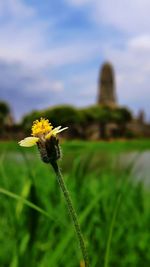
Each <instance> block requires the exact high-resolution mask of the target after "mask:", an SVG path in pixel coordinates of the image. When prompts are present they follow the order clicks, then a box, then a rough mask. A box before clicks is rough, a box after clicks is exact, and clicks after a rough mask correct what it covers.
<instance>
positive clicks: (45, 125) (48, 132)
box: [19, 118, 68, 163]
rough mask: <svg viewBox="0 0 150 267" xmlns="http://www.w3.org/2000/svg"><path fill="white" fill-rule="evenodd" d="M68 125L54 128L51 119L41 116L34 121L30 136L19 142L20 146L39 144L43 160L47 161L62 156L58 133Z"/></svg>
mask: <svg viewBox="0 0 150 267" xmlns="http://www.w3.org/2000/svg"><path fill="white" fill-rule="evenodd" d="M66 129H68V127H65V128H62V129H61V126H58V127H56V128H53V126H52V125H51V123H50V122H49V120H47V119H44V118H41V119H40V120H36V121H34V122H33V125H32V128H31V135H32V136H30V137H26V138H25V139H23V140H21V141H20V142H19V145H20V146H24V147H30V146H34V145H36V144H37V146H38V149H39V151H40V154H41V157H42V160H43V161H44V162H46V163H48V162H50V161H51V160H54V159H55V160H57V159H59V158H60V149H59V145H58V139H57V138H56V135H57V134H58V133H60V132H62V131H64V130H66Z"/></svg>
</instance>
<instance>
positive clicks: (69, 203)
mask: <svg viewBox="0 0 150 267" xmlns="http://www.w3.org/2000/svg"><path fill="white" fill-rule="evenodd" d="M51 164H52V166H53V168H54V171H55V173H56V176H57V180H58V183H59V185H60V187H61V189H62V191H63V194H64V197H65V200H66V203H67V207H68V210H69V212H70V216H71V218H72V221H73V224H74V228H75V231H76V234H77V237H78V240H79V244H80V248H81V251H82V255H83V259H84V263H85V267H89V260H88V255H87V250H86V247H85V243H84V239H83V236H82V233H81V228H80V225H79V222H78V217H77V214H76V212H75V209H74V207H73V204H72V199H71V197H70V194H69V192H68V190H67V187H66V184H65V182H64V179H63V176H62V174H61V171H60V169H59V167H58V164H57V162H56V161H54V162H51Z"/></svg>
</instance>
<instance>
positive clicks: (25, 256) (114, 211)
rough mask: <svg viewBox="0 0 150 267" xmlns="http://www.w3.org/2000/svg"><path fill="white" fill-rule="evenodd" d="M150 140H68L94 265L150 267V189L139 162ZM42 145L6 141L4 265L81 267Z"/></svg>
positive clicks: (0, 206) (0, 162)
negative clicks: (124, 160) (127, 160)
mask: <svg viewBox="0 0 150 267" xmlns="http://www.w3.org/2000/svg"><path fill="white" fill-rule="evenodd" d="M145 150H148V151H149V150H150V140H138V141H136V140H134V141H115V142H83V141H69V142H64V143H63V144H62V153H63V159H62V160H61V161H60V165H61V168H62V172H63V173H64V179H65V181H66V183H67V186H68V188H69V190H70V193H71V196H72V198H73V203H74V205H75V208H76V210H77V213H78V215H79V218H80V223H81V228H82V231H83V234H84V237H85V241H86V244H87V247H88V251H89V255H90V262H91V265H90V266H91V267H101V266H105V267H106V266H107V267H108V266H119V267H128V266H133V267H134V266H136V267H141V266H144V267H148V266H150V247H149V243H150V224H149V221H150V190H149V188H148V187H145V186H144V184H143V183H142V182H135V181H136V177H133V172H132V169H133V166H134V163H135V161H136V157H135V159H134V160H133V161H132V162H131V164H128V165H127V166H124V167H123V166H122V165H121V163H120V161H118V157H119V156H120V155H121V154H122V153H124V152H126V153H128V152H130V151H138V153H139V155H140V153H142V152H144V151H145ZM39 158H40V156H39V154H38V151H37V149H36V148H33V149H25V148H20V147H19V146H18V145H17V144H16V143H15V142H1V143H0V177H1V178H0V188H1V189H0V211H1V220H0V228H1V231H0V244H1V245H0V266H4V267H5V266H9V267H25V266H28V267H35V266H36V267H47V266H50V267H65V266H69V267H78V266H79V263H80V261H81V259H82V256H81V253H80V250H79V245H78V242H77V239H76V236H75V233H74V231H73V230H72V223H71V221H70V218H69V215H68V211H67V209H66V206H65V203H64V199H63V196H62V194H61V192H60V189H59V186H58V184H57V181H56V179H55V175H54V174H53V172H52V170H51V168H50V166H48V165H46V164H44V163H42V162H41V161H40V159H39Z"/></svg>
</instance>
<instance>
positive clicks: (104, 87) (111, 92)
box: [98, 62, 117, 107]
mask: <svg viewBox="0 0 150 267" xmlns="http://www.w3.org/2000/svg"><path fill="white" fill-rule="evenodd" d="M98 89H99V90H98V91H99V96H98V104H100V105H105V106H110V107H114V106H116V105H117V99H116V88H115V78H114V70H113V67H112V65H111V64H110V63H108V62H106V63H104V64H103V65H102V68H101V70H100V76H99V81H98Z"/></svg>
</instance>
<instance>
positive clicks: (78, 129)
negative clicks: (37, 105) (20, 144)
mask: <svg viewBox="0 0 150 267" xmlns="http://www.w3.org/2000/svg"><path fill="white" fill-rule="evenodd" d="M40 117H45V118H48V119H49V121H50V122H51V123H52V125H53V126H54V127H55V126H59V125H61V126H68V127H70V131H69V132H70V133H72V135H74V136H75V137H80V138H85V136H84V129H86V128H87V127H90V126H91V125H93V124H97V125H99V128H100V131H101V136H102V138H105V137H106V126H107V125H108V124H110V123H115V124H116V125H117V126H118V128H119V130H120V131H119V133H120V136H124V135H126V125H127V123H128V122H130V121H131V119H132V114H131V112H130V111H129V110H128V109H127V108H124V107H117V108H113V109H112V108H109V107H102V106H98V105H94V106H90V107H86V108H80V109H79V108H75V107H72V106H68V105H62V106H55V107H52V108H49V109H46V110H43V111H33V112H32V113H30V114H28V115H26V116H24V118H23V120H22V128H23V129H24V130H25V132H26V133H29V132H30V131H31V126H32V122H33V121H34V120H36V119H39V118H40Z"/></svg>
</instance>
